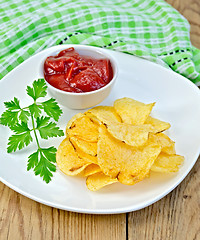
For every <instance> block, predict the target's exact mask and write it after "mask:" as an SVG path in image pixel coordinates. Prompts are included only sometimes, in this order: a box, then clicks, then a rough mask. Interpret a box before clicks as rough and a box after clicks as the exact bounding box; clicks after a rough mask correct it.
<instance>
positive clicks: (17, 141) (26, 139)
mask: <svg viewBox="0 0 200 240" xmlns="http://www.w3.org/2000/svg"><path fill="white" fill-rule="evenodd" d="M8 140H9V142H8V148H7V152H8V153H11V152H15V151H16V150H17V149H19V150H20V149H22V148H23V147H25V146H28V145H29V144H30V143H31V142H32V141H33V138H32V137H31V134H30V132H29V131H27V132H25V133H22V134H15V135H12V136H10V137H9V139H8Z"/></svg>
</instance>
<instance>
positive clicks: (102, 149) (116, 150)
mask: <svg viewBox="0 0 200 240" xmlns="http://www.w3.org/2000/svg"><path fill="white" fill-rule="evenodd" d="M160 152H161V146H160V145H159V144H158V143H157V142H156V141H155V142H154V140H153V141H150V140H148V142H147V143H146V144H145V145H144V147H141V148H134V147H132V146H129V145H127V144H125V143H123V142H121V141H119V140H117V139H115V138H114V137H112V136H111V135H110V133H109V132H108V131H107V130H106V128H105V126H104V125H101V126H100V128H99V141H98V144H97V156H98V165H99V166H100V168H101V169H102V171H103V173H104V174H106V175H108V176H110V177H111V178H118V180H119V182H121V183H123V184H128V185H133V184H135V183H136V182H139V181H141V180H142V179H144V178H145V176H146V175H147V174H148V173H149V171H150V168H151V166H152V165H153V163H154V161H155V160H156V158H157V157H158V155H159V154H160Z"/></svg>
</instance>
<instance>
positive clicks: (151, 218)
mask: <svg viewBox="0 0 200 240" xmlns="http://www.w3.org/2000/svg"><path fill="white" fill-rule="evenodd" d="M167 2H168V3H170V4H171V5H172V6H174V7H175V8H176V9H177V10H178V11H180V12H181V13H182V14H183V15H184V16H185V17H186V18H187V19H188V21H189V22H190V24H191V41H192V44H193V45H194V46H196V47H198V48H200V0H167ZM199 160H200V159H199ZM199 168H200V161H198V162H197V163H196V165H195V167H194V168H193V170H192V171H191V172H190V174H189V175H188V176H187V177H186V179H185V180H184V181H183V182H182V183H181V184H180V185H179V186H178V187H177V188H176V189H175V190H174V191H173V192H172V193H170V194H168V195H167V196H166V197H165V198H163V199H162V200H160V201H158V202H157V203H155V204H153V205H152V206H150V207H147V208H145V209H143V210H140V211H137V212H133V213H129V214H127V215H126V214H121V215H87V214H78V213H71V212H67V211H62V210H58V209H55V208H51V207H47V206H44V205H43V204H40V203H37V202H34V201H32V200H30V199H28V198H26V197H24V196H22V195H20V194H18V193H16V192H14V191H13V190H11V189H10V188H8V187H7V186H5V185H4V184H2V183H0V240H6V239H8V240H13V239H15V240H18V239H20V240H21V239H22V240H23V239H25V240H29V239H31V240H35V239H36V240H40V239H41V240H46V239H48V240H51V239H53V240H54V239H55V240H60V239H61V240H62V239H63V240H71V239H73V240H79V239H80V240H90V239H91V240H102V239H103V240H104V239H105V240H126V239H130V240H160V239H162V240H165V239H166V240H179V239H180V240H195V239H196V240H197V239H200V217H199V216H200V214H199V213H200V191H199V184H200V171H199ZM126 220H127V221H126Z"/></svg>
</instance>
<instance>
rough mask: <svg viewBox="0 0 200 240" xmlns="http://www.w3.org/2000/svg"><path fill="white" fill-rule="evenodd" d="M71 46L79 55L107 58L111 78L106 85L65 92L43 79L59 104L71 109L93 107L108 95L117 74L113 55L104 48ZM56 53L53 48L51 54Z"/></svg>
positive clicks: (64, 47)
mask: <svg viewBox="0 0 200 240" xmlns="http://www.w3.org/2000/svg"><path fill="white" fill-rule="evenodd" d="M69 47H72V46H71V45H65V46H63V49H60V48H59V50H58V52H57V53H59V52H60V51H61V50H64V49H66V48H69ZM73 47H74V49H75V50H76V51H77V52H78V53H79V54H80V55H86V56H90V57H93V58H96V59H100V58H107V59H109V60H110V63H111V66H112V70H113V78H112V79H111V81H110V82H109V83H108V84H107V85H106V86H104V87H102V88H100V89H98V90H95V91H92V92H84V93H72V92H66V91H63V90H60V89H57V88H55V87H53V86H52V85H50V84H49V83H48V82H47V81H46V80H45V81H46V84H47V86H48V90H49V92H50V94H51V95H52V96H53V97H54V98H55V99H56V100H57V101H58V102H59V103H60V104H61V105H63V106H65V107H68V108H71V109H85V108H89V107H93V106H95V105H97V104H99V103H100V102H102V101H103V100H104V99H105V98H106V97H107V96H108V95H109V93H110V91H111V89H112V88H113V86H114V83H115V81H116V78H117V75H118V67H117V64H116V61H115V60H114V59H113V57H111V56H110V55H109V54H107V53H105V52H104V50H103V49H101V48H97V47H92V46H86V45H75V46H73ZM57 53H56V54H57ZM56 54H55V50H54V51H53V53H52V55H56ZM50 55H51V54H50ZM50 55H49V56H50Z"/></svg>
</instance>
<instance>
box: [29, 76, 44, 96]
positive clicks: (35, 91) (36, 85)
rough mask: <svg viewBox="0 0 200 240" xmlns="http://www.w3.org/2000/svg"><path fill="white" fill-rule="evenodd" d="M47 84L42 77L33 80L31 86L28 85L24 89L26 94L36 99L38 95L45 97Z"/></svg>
mask: <svg viewBox="0 0 200 240" xmlns="http://www.w3.org/2000/svg"><path fill="white" fill-rule="evenodd" d="M46 90H47V86H46V84H45V80H44V79H42V78H41V79H38V80H35V81H34V82H33V87H30V86H28V87H27V89H26V91H27V94H28V95H29V96H30V97H32V98H33V99H34V100H37V99H38V98H40V97H45V96H46V95H47V92H46Z"/></svg>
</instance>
